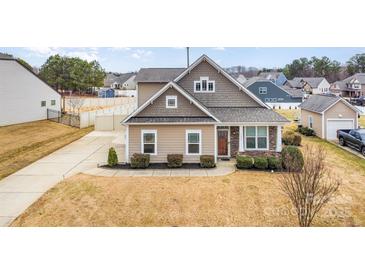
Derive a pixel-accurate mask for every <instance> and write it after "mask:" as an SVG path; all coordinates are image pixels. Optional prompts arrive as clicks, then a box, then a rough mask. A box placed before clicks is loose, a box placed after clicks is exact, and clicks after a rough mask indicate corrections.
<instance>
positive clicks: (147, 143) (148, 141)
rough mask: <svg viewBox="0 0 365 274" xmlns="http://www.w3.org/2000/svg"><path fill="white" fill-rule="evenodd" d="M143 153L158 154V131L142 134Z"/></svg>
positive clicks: (144, 131) (143, 132)
mask: <svg viewBox="0 0 365 274" xmlns="http://www.w3.org/2000/svg"><path fill="white" fill-rule="evenodd" d="M141 135H142V136H141V139H142V140H141V146H142V147H141V152H142V153H145V154H151V155H156V154H157V131H156V130H142V134H141Z"/></svg>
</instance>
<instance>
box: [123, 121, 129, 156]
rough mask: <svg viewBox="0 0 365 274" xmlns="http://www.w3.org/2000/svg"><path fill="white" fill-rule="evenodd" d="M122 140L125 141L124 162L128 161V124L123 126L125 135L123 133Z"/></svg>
mask: <svg viewBox="0 0 365 274" xmlns="http://www.w3.org/2000/svg"><path fill="white" fill-rule="evenodd" d="M124 139H125V140H124V142H125V162H126V163H129V159H128V158H129V157H128V156H129V125H126V127H125V135H124Z"/></svg>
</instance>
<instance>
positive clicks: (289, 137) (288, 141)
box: [282, 131, 294, 146]
mask: <svg viewBox="0 0 365 274" xmlns="http://www.w3.org/2000/svg"><path fill="white" fill-rule="evenodd" d="M282 141H283V144H284V145H287V146H288V145H292V144H293V141H294V132H293V131H286V132H284V134H283V137H282Z"/></svg>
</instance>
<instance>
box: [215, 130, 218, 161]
mask: <svg viewBox="0 0 365 274" xmlns="http://www.w3.org/2000/svg"><path fill="white" fill-rule="evenodd" d="M217 134H218V131H217V125H214V162H215V163H217V157H218V149H217V146H218V145H217Z"/></svg>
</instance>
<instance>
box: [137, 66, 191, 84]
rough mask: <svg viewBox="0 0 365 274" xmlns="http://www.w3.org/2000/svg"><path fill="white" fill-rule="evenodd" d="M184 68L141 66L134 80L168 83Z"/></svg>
mask: <svg viewBox="0 0 365 274" xmlns="http://www.w3.org/2000/svg"><path fill="white" fill-rule="evenodd" d="M184 70H185V68H141V69H140V70H139V72H138V74H137V76H136V78H135V80H136V82H137V83H138V82H139V83H140V82H148V83H168V82H170V81H173V80H174V79H175V78H176V77H177V76H179V75H180V74H181V73H182V72H183V71H184Z"/></svg>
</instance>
